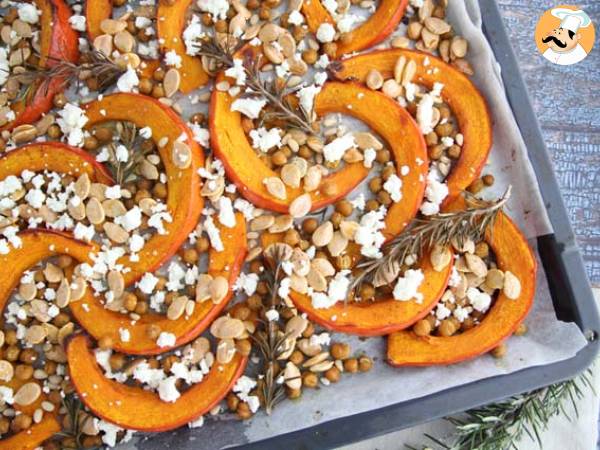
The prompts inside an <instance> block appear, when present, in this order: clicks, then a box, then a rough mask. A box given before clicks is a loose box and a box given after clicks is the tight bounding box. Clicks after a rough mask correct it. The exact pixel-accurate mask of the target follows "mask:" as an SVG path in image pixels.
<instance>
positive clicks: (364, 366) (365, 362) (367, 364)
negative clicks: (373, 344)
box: [358, 356, 373, 372]
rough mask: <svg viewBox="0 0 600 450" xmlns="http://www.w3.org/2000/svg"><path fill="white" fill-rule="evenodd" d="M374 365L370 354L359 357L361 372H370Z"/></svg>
mask: <svg viewBox="0 0 600 450" xmlns="http://www.w3.org/2000/svg"><path fill="white" fill-rule="evenodd" d="M372 367H373V360H372V359H371V358H369V357H368V356H361V357H360V358H358V370H360V371H361V372H368V371H369V370H371V368H372Z"/></svg>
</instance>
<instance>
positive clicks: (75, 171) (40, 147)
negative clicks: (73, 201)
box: [0, 142, 113, 185]
mask: <svg viewBox="0 0 600 450" xmlns="http://www.w3.org/2000/svg"><path fill="white" fill-rule="evenodd" d="M24 170H30V171H32V172H42V171H45V170H48V171H51V172H57V173H61V174H65V175H71V176H73V177H76V178H77V177H80V176H81V175H83V174H84V173H86V174H87V175H88V176H89V177H90V180H91V181H93V182H95V183H103V184H107V185H112V184H113V179H112V177H111V175H110V173H109V172H108V170H106V168H105V167H104V166H103V165H102V164H100V163H98V162H97V161H96V159H95V158H94V157H93V156H92V155H90V154H89V153H88V152H86V151H84V150H81V149H79V148H75V147H70V146H68V145H65V144H61V143H59V142H40V143H35V144H29V145H25V146H23V147H19V148H17V149H16V150H13V151H10V152H8V153H5V154H4V155H2V157H0V180H4V179H5V178H6V177H8V176H10V175H14V176H19V175H21V173H22V172H23V171H24Z"/></svg>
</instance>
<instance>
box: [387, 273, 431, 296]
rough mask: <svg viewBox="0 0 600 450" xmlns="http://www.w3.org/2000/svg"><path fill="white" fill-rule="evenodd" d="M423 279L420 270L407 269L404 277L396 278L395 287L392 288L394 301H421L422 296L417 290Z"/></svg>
mask: <svg viewBox="0 0 600 450" xmlns="http://www.w3.org/2000/svg"><path fill="white" fill-rule="evenodd" d="M424 279H425V275H423V271H422V270H421V269H416V270H415V269H408V270H407V271H406V272H404V275H403V276H401V277H398V280H397V281H396V286H395V287H394V293H393V294H394V299H395V300H400V301H407V300H411V299H415V300H417V302H421V301H423V294H421V293H420V292H419V291H418V289H419V286H421V283H422V282H423V280H424Z"/></svg>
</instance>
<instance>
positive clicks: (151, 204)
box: [139, 198, 158, 217]
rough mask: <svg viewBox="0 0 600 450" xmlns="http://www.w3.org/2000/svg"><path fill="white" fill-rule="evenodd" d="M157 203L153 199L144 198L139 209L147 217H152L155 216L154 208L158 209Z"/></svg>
mask: <svg viewBox="0 0 600 450" xmlns="http://www.w3.org/2000/svg"><path fill="white" fill-rule="evenodd" d="M157 204H158V203H157V201H156V200H154V199H153V198H143V199H141V200H140V202H139V207H140V209H141V210H142V213H144V214H145V215H146V216H148V217H150V216H151V215H152V214H154V208H156V205H157Z"/></svg>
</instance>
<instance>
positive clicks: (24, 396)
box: [13, 382, 42, 406]
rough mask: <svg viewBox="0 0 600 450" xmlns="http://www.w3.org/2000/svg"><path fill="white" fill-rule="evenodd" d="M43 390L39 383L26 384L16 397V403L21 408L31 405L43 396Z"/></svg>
mask: <svg viewBox="0 0 600 450" xmlns="http://www.w3.org/2000/svg"><path fill="white" fill-rule="evenodd" d="M41 393H42V389H41V388H40V385H39V384H37V383H33V382H31V383H26V384H24V385H23V386H21V388H20V389H19V390H18V391H17V393H16V394H15V395H14V397H13V398H14V402H15V403H16V404H17V405H19V406H27V405H31V404H32V403H33V402H35V401H36V400H37V399H38V398H39V397H40V395H41Z"/></svg>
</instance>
